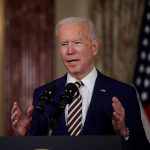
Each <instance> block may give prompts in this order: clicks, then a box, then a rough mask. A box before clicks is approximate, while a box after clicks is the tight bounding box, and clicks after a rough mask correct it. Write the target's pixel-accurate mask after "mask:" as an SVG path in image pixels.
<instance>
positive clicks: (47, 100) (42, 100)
mask: <svg viewBox="0 0 150 150" xmlns="http://www.w3.org/2000/svg"><path fill="white" fill-rule="evenodd" d="M56 90H57V87H56V85H55V84H51V85H50V86H49V88H48V89H47V90H45V91H44V93H42V94H41V95H40V96H39V103H38V105H37V107H36V108H37V109H38V110H39V111H40V112H43V111H44V109H43V107H44V105H47V104H51V103H53V100H52V97H53V96H54V94H55V93H56Z"/></svg>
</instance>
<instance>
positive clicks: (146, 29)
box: [144, 25, 150, 34]
mask: <svg viewBox="0 0 150 150" xmlns="http://www.w3.org/2000/svg"><path fill="white" fill-rule="evenodd" d="M144 31H145V32H146V33H147V34H148V33H149V32H150V27H149V26H148V25H146V26H145V28H144Z"/></svg>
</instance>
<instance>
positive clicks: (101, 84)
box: [82, 71, 109, 134]
mask: <svg viewBox="0 0 150 150" xmlns="http://www.w3.org/2000/svg"><path fill="white" fill-rule="evenodd" d="M108 84H109V80H108V78H107V77H106V76H104V75H103V74H101V73H100V72H99V71H98V76H97V78H96V81H95V86H94V90H93V95H92V99H91V103H90V106H89V109H88V112H87V116H86V120H85V124H84V127H83V130H82V133H83V134H84V132H87V131H89V124H90V121H91V120H93V116H96V115H98V114H99V111H100V109H102V108H103V105H104V102H105V99H106V97H107V96H108V93H109V89H108V86H107V85H108Z"/></svg>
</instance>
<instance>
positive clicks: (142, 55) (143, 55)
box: [141, 51, 146, 59]
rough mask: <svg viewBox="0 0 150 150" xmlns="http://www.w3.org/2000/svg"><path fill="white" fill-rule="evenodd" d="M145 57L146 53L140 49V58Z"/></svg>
mask: <svg viewBox="0 0 150 150" xmlns="http://www.w3.org/2000/svg"><path fill="white" fill-rule="evenodd" d="M145 58H146V53H145V52H144V51H142V53H141V59H145Z"/></svg>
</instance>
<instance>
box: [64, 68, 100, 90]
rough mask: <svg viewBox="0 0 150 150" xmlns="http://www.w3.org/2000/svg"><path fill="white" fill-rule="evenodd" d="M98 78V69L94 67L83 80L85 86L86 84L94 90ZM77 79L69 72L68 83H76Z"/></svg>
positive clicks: (89, 88)
mask: <svg viewBox="0 0 150 150" xmlns="http://www.w3.org/2000/svg"><path fill="white" fill-rule="evenodd" d="M96 78H97V71H96V68H95V67H94V68H93V69H92V71H91V72H90V73H89V74H88V75H87V76H86V77H84V78H83V79H82V80H81V81H82V83H83V84H84V86H86V87H87V89H88V90H89V91H91V92H92V91H93V87H94V84H95V81H96ZM76 81H77V80H76V79H75V78H73V77H72V76H71V75H70V74H69V73H68V74H67V84H68V83H75V82H76Z"/></svg>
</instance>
